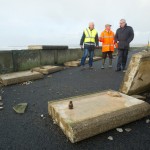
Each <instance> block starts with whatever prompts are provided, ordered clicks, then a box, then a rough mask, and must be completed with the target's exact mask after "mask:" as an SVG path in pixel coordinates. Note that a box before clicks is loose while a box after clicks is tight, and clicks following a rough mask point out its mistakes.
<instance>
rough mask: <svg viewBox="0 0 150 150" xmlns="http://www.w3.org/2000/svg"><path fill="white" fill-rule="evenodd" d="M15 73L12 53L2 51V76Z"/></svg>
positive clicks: (0, 64) (0, 70)
mask: <svg viewBox="0 0 150 150" xmlns="http://www.w3.org/2000/svg"><path fill="white" fill-rule="evenodd" d="M13 71H14V67H13V58H12V51H0V74H2V73H9V72H13Z"/></svg>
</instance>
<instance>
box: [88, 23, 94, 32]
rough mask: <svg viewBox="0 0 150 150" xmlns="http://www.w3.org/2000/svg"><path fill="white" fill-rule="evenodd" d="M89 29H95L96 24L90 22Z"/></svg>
mask: <svg viewBox="0 0 150 150" xmlns="http://www.w3.org/2000/svg"><path fill="white" fill-rule="evenodd" d="M89 28H90V30H93V29H94V22H90V23H89Z"/></svg>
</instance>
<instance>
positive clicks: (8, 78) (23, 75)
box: [0, 71, 44, 86]
mask: <svg viewBox="0 0 150 150" xmlns="http://www.w3.org/2000/svg"><path fill="white" fill-rule="evenodd" d="M43 77H44V76H43V75H42V74H41V73H39V72H31V71H22V72H14V73H9V74H4V75H0V81H1V82H2V84H3V85H5V86H7V85H11V84H18V83H22V82H26V81H31V80H37V79H41V78H43Z"/></svg>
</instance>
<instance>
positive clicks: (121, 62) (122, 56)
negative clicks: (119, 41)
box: [117, 49, 128, 70]
mask: <svg viewBox="0 0 150 150" xmlns="http://www.w3.org/2000/svg"><path fill="white" fill-rule="evenodd" d="M127 58H128V49H121V50H119V49H118V62H117V69H121V67H122V69H123V70H124V69H125V67H126V63H127Z"/></svg>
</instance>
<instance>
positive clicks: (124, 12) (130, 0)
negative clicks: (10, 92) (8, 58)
mask: <svg viewBox="0 0 150 150" xmlns="http://www.w3.org/2000/svg"><path fill="white" fill-rule="evenodd" d="M121 18H125V19H126V20H127V23H128V25H130V26H132V27H133V28H134V31H135V39H134V41H133V44H146V43H147V41H148V39H149V38H150V0H126V1H121V0H92V1H91V2H89V1H87V0H0V47H7V46H27V45H31V44H38V45H39V44H48V45H51V44H55V45H56V44H63V45H79V40H80V38H81V35H82V32H83V29H84V28H86V27H87V26H88V23H89V22H90V21H94V22H95V28H96V29H97V30H98V32H99V33H100V32H101V31H102V30H104V25H105V24H106V23H110V24H112V25H113V26H112V29H113V30H114V31H116V29H117V28H118V27H119V20H120V19H121Z"/></svg>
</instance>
